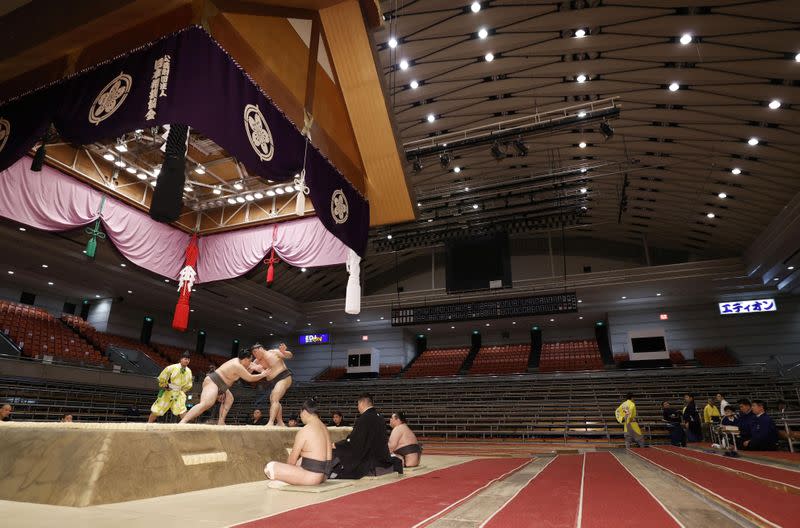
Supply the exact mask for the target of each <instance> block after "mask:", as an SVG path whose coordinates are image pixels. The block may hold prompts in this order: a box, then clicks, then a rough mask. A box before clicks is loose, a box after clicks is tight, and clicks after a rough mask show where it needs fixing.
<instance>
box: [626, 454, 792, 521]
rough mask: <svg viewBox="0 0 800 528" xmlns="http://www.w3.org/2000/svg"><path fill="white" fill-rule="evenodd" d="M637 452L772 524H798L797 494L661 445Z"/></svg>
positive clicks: (737, 507)
mask: <svg viewBox="0 0 800 528" xmlns="http://www.w3.org/2000/svg"><path fill="white" fill-rule="evenodd" d="M634 452H635V453H636V454H637V455H639V456H641V457H642V458H644V459H646V460H649V461H651V462H653V463H655V464H657V465H659V466H661V467H662V468H664V469H667V470H669V471H672V472H674V473H676V474H677V475H680V476H682V477H684V478H685V479H687V480H689V481H690V482H693V483H694V484H696V485H698V486H701V487H703V488H705V489H706V490H708V491H710V492H712V493H714V494H716V495H717V496H718V497H721V498H723V499H725V500H726V501H727V502H728V504H730V505H732V506H733V507H734V508H736V509H738V510H740V511H742V512H743V513H745V514H746V513H748V511H749V512H750V513H751V514H755V515H756V516H758V517H759V518H760V519H761V520H762V521H767V522H768V523H772V525H778V526H797V523H798V519H800V500H797V495H794V494H790V493H785V492H782V491H778V490H776V489H774V488H771V487H769V486H766V485H764V484H759V483H758V482H755V481H753V480H750V479H746V478H744V477H739V476H737V475H735V474H733V473H731V472H730V471H725V470H722V469H716V468H713V467H710V466H704V465H702V464H697V463H695V462H692V461H690V460H686V459H684V458H682V457H680V456H678V455H675V454H672V453H668V452H665V451H661V450H658V449H636V450H634Z"/></svg>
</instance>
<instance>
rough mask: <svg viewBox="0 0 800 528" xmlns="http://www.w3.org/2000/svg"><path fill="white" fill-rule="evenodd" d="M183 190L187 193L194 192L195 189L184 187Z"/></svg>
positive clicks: (188, 186) (189, 186)
mask: <svg viewBox="0 0 800 528" xmlns="http://www.w3.org/2000/svg"><path fill="white" fill-rule="evenodd" d="M183 190H184V191H186V192H192V191H193V190H194V189H193V188H192V186H191V185H184V187H183Z"/></svg>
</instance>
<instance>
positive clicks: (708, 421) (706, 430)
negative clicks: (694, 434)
mask: <svg viewBox="0 0 800 528" xmlns="http://www.w3.org/2000/svg"><path fill="white" fill-rule="evenodd" d="M719 420H720V415H719V409H717V406H716V405H714V400H712V399H711V398H709V399H708V401H707V402H706V406H705V407H703V437H704V438H705V440H706V441H708V440H711V427H712V426H713V425H714V424H715V423H719Z"/></svg>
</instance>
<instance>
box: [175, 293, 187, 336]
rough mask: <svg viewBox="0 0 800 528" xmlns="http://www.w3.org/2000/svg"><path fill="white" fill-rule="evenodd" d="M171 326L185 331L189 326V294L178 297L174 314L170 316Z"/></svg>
mask: <svg viewBox="0 0 800 528" xmlns="http://www.w3.org/2000/svg"><path fill="white" fill-rule="evenodd" d="M172 328H174V329H175V330H178V331H180V332H185V331H186V329H187V328H189V295H184V294H183V293H181V296H180V297H179V298H178V304H176V305H175V316H174V317H173V318H172Z"/></svg>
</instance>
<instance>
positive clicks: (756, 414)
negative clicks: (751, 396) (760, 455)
mask: <svg viewBox="0 0 800 528" xmlns="http://www.w3.org/2000/svg"><path fill="white" fill-rule="evenodd" d="M752 407H753V413H752V414H753V419H752V421H751V422H750V439H749V440H745V441H744V442H742V444H743V445H744V448H745V449H747V450H748V451H774V450H775V448H776V447H777V444H778V428H777V427H775V422H773V421H772V418H770V417H769V415H768V414H767V405H766V404H765V403H764V401H763V400H753V406H752Z"/></svg>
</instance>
